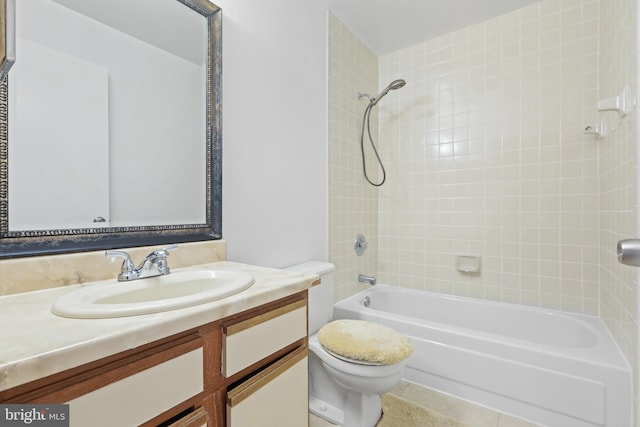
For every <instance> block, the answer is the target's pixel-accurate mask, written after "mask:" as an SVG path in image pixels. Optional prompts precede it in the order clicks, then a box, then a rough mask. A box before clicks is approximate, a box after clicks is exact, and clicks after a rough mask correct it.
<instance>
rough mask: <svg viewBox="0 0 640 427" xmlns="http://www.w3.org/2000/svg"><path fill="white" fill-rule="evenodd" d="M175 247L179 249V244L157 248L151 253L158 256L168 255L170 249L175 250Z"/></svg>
mask: <svg viewBox="0 0 640 427" xmlns="http://www.w3.org/2000/svg"><path fill="white" fill-rule="evenodd" d="M175 249H178V245H169V246H165V247H164V248H160V249H156V250H155V251H153V252H151V255H155V256H157V257H168V256H169V251H173V250H175Z"/></svg>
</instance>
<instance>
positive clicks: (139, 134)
mask: <svg viewBox="0 0 640 427" xmlns="http://www.w3.org/2000/svg"><path fill="white" fill-rule="evenodd" d="M0 2H2V3H4V2H9V3H11V2H12V0H0ZM4 4H6V3H4ZM15 33H16V37H15V57H16V60H15V62H14V63H13V65H12V68H11V70H10V72H9V73H8V75H7V76H5V77H4V78H2V81H1V83H0V257H16V256H30V255H43V254H52V253H62V252H78V251H88V250H99V249H107V248H118V247H127V246H144V245H161V244H166V243H179V242H191V241H200V240H211V239H220V238H221V228H222V227H221V212H222V209H221V199H222V197H221V187H222V183H221V177H222V159H221V151H222V150H221V148H222V147H221V144H222V141H221V84H220V82H221V43H222V40H221V10H220V8H218V7H217V6H215V5H214V4H213V3H211V2H209V1H208V0H109V1H104V0H29V1H18V2H15ZM3 45H4V44H3Z"/></svg>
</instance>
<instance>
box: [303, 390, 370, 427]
mask: <svg viewBox="0 0 640 427" xmlns="http://www.w3.org/2000/svg"><path fill="white" fill-rule="evenodd" d="M309 412H311V413H312V414H314V415H317V416H319V417H320V418H322V419H324V420H326V421H329V422H330V423H333V424H337V425H339V426H343V427H375V425H376V424H377V423H378V421H379V420H380V416H381V415H382V408H381V406H380V397H379V396H378V395H366V394H362V393H356V392H350V393H349V394H348V396H347V401H346V405H345V408H344V410H342V409H339V408H336V407H335V406H332V405H330V404H328V403H327V402H324V401H322V400H320V399H318V398H317V397H314V396H309Z"/></svg>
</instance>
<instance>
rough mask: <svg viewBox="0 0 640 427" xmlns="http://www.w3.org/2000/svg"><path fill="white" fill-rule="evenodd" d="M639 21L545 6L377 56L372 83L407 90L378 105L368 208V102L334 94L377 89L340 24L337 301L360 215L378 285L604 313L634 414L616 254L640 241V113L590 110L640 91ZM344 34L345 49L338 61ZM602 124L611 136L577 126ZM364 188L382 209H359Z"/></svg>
mask: <svg viewBox="0 0 640 427" xmlns="http://www.w3.org/2000/svg"><path fill="white" fill-rule="evenodd" d="M637 14H638V11H637V1H635V0H544V1H542V2H540V3H538V4H535V5H532V6H530V7H527V8H524V9H521V10H518V11H515V12H513V13H509V14H506V15H504V16H501V17H498V18H495V19H492V20H489V21H485V22H482V23H480V24H477V25H474V26H471V27H467V28H464V29H462V30H459V31H455V32H452V33H449V34H446V35H443V36H441V37H438V38H436V39H433V40H428V41H425V42H423V43H419V44H416V45H414V46H411V47H409V48H406V49H402V50H399V51H397V52H393V53H391V54H388V55H384V56H382V57H380V58H379V59H378V61H379V66H378V68H377V71H378V73H379V82H378V85H379V86H378V87H384V86H386V85H387V84H388V83H389V82H390V81H391V80H393V79H396V78H404V79H406V80H407V82H408V84H407V86H406V87H405V88H403V89H401V90H398V91H394V92H392V93H390V94H389V95H388V96H387V97H386V98H385V99H384V100H383V101H382V102H381V103H380V104H379V108H378V110H379V119H380V138H381V143H380V147H381V148H382V153H381V154H382V158H383V160H384V161H385V163H386V166H387V170H388V171H389V178H388V182H387V184H385V185H384V186H383V187H382V188H381V189H380V190H378V191H379V192H378V193H377V201H376V197H375V195H372V196H369V194H370V193H371V192H370V190H371V189H369V188H367V187H366V186H365V187H362V183H363V181H362V178H361V171H360V168H359V165H358V164H357V161H358V155H357V153H356V154H354V151H353V150H355V147H354V146H353V145H350V146H349V145H348V141H349V140H350V139H351V140H353V138H354V132H356V133H357V132H358V129H359V128H358V126H359V124H358V121H359V120H360V117H358V116H357V114H358V113H360V114H361V110H362V109H363V106H362V105H360V104H358V103H357V102H355V100H354V99H351V98H349V99H346V100H345V99H342V100H341V101H340V102H339V103H336V102H335V99H338V97H339V96H344V95H345V93H346V94H347V97H349V96H350V95H351V94H352V93H353V92H354V91H357V90H361V89H360V88H361V87H366V89H365V90H369V91H373V92H376V89H375V87H376V86H375V84H372V83H369V82H368V81H367V85H371V87H373V88H374V89H371V88H369V86H365V85H364V84H362V86H360V85H361V83H359V80H360V79H364V76H367V75H369V74H370V73H371V71H370V70H368V69H362V68H360V67H361V66H362V64H359V63H357V60H356V59H357V58H358V56H357V54H356V51H360V50H362V49H364V50H365V51H366V48H364V47H363V46H361V44H359V42H358V41H357V40H354V36H353V35H352V34H351V33H350V32H349V31H348V29H346V28H344V27H343V26H342V25H341V24H340V23H339V22H337V20H336V19H335V18H333V19H332V31H331V34H332V44H331V46H332V56H331V76H330V77H331V82H332V86H333V88H334V90H333V91H332V93H331V97H330V99H332V104H331V117H332V133H331V140H330V150H331V152H332V156H331V158H330V162H331V165H330V166H331V168H332V171H334V172H333V173H332V175H331V185H330V192H331V194H332V196H331V200H332V202H331V206H332V211H331V215H330V217H331V228H330V230H331V232H330V233H331V236H330V239H331V243H330V245H331V251H332V253H331V259H332V260H333V261H334V262H336V264H337V265H338V273H339V279H338V284H339V285H338V286H339V289H340V292H338V294H337V295H338V296H339V297H344V296H346V295H349V294H351V293H353V292H355V291H356V290H358V289H359V288H358V286H356V285H353V276H354V274H356V270H359V265H358V263H357V262H358V261H359V260H356V259H355V258H353V256H352V253H351V252H350V243H351V240H350V239H351V238H352V236H351V235H352V234H354V233H355V232H356V230H359V229H360V224H361V223H360V221H363V222H362V224H365V225H366V227H367V229H370V230H372V233H373V235H376V236H378V235H379V242H375V244H377V245H379V248H378V251H379V253H378V257H379V262H378V264H377V266H376V265H375V264H373V263H369V264H367V266H366V269H367V271H371V270H372V269H373V270H377V271H378V275H379V279H381V281H382V282H385V283H390V284H394V285H398V286H407V287H415V288H419V289H428V290H434V291H439V292H444V293H450V294H457V295H469V296H473V297H480V298H487V299H493V300H500V301H507V302H515V303H521V304H527V305H534V306H542V307H550V308H559V309H562V310H568V311H575V312H582V313H587V314H594V315H600V316H601V317H602V318H603V319H604V321H605V322H606V324H607V326H608V327H609V329H610V330H611V332H612V334H613V335H614V337H615V339H616V341H617V342H618V344H619V345H620V347H621V348H622V350H623V352H624V353H625V355H626V357H627V359H628V360H629V362H630V364H631V366H632V367H633V371H634V381H633V383H634V397H635V404H634V407H635V408H638V405H639V402H638V383H639V381H640V379H639V376H640V374H639V372H638V370H639V368H638V366H639V363H640V362H639V360H640V356H639V355H638V345H639V342H640V339H639V335H640V328H639V322H640V321H639V311H640V309H639V307H638V304H640V302H639V297H638V291H637V287H638V286H640V280H638V279H637V278H636V273H637V272H636V271H635V270H634V269H632V268H629V267H626V266H622V265H620V264H619V263H617V260H616V257H615V245H616V242H617V241H618V240H619V239H622V238H627V237H632V236H639V235H640V225H638V224H637V223H636V220H635V218H640V211H639V208H638V201H637V200H639V199H638V197H639V196H637V195H636V193H637V192H638V186H636V185H635V182H636V181H637V179H638V178H637V177H636V175H637V172H636V170H637V168H638V167H639V165H638V163H639V162H638V160H636V157H637V156H638V153H637V151H636V145H637V140H638V135H637V129H638V120H637V114H638V109H637V108H636V109H635V110H634V112H633V113H632V114H630V115H628V116H627V117H625V118H623V119H619V117H618V115H617V114H616V113H613V112H605V113H599V112H598V111H597V102H598V100H599V99H600V98H608V97H611V96H614V95H616V94H617V93H618V92H619V91H620V90H621V89H622V87H623V86H624V85H625V84H626V83H628V84H629V85H630V86H631V87H632V88H637V84H638V82H637V73H638V67H637V61H638V54H637V50H638V48H639V46H638V45H637V42H636V36H637V34H636V33H637ZM338 30H339V31H338ZM338 38H340V41H338V40H337V39H338ZM340 43H343V44H347V43H349V44H350V45H353V46H354V47H352V48H350V49H354V50H352V51H350V52H351V53H348V54H345V55H343V56H341V57H340V58H336V57H335V56H334V52H333V50H336V49H337V47H336V46H338V45H339V44H340ZM367 58H368V59H367V60H368V61H370V63H369V64H368V65H367V67H369V66H371V67H375V66H376V65H375V58H371V57H370V56H367ZM338 61H339V62H338ZM355 70H357V71H355ZM338 82H339V83H338ZM345 82H350V84H346V83H345ZM354 82H355V83H354ZM337 84H340V85H343V86H335V85H337ZM354 86H356V87H354ZM343 91H346V92H343ZM352 109H353V110H352ZM354 111H355V113H354ZM352 114H355V115H356V116H355V119H353V118H351V119H347V117H352V116H351V115H352ZM603 117H604V119H605V120H606V121H607V123H608V127H609V133H608V135H607V137H606V138H604V139H599V138H598V137H597V136H594V135H585V134H583V129H584V128H585V127H586V126H588V125H591V126H594V125H596V124H597V123H598V122H599V121H600V119H601V118H603ZM337 122H339V126H338V123H337ZM356 137H357V135H356ZM347 147H349V149H348V150H347ZM346 153H349V155H347V154H346ZM349 161H351V163H349ZM335 168H338V170H339V173H338V172H337V171H335V170H334V169H335ZM349 168H352V169H349ZM373 191H374V192H375V191H376V190H373ZM337 194H341V195H342V194H348V196H346V197H342V198H341V197H339V196H337ZM365 194H366V195H367V196H366V198H367V200H369V201H368V202H367V204H366V209H373V206H374V205H375V204H376V203H378V205H379V209H378V213H377V215H378V217H377V218H376V217H375V215H376V214H375V213H371V212H368V211H367V214H366V215H364V213H363V212H364V211H363V210H360V212H361V213H360V214H358V215H356V214H354V211H355V210H356V209H355V208H354V207H353V206H354V205H356V204H360V203H362V200H364V199H365V196H364V195H365ZM351 198H353V199H351ZM349 200H351V201H349ZM341 203H342V204H341ZM343 209H344V210H343ZM376 223H377V224H378V228H377V230H376ZM460 253H474V254H478V255H480V256H481V257H482V272H481V273H480V274H463V273H460V272H458V271H456V269H455V268H454V263H455V257H456V255H457V254H460ZM346 283H349V285H345V284H346ZM635 412H636V414H635V419H636V421H635V422H634V425H637V419H638V416H637V411H635Z"/></svg>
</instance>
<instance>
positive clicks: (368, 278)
mask: <svg viewBox="0 0 640 427" xmlns="http://www.w3.org/2000/svg"><path fill="white" fill-rule="evenodd" d="M358 282H362V283H368V284H370V285H371V286H373V285H375V284H376V278H375V276H367V275H366V274H358Z"/></svg>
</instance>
